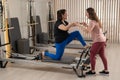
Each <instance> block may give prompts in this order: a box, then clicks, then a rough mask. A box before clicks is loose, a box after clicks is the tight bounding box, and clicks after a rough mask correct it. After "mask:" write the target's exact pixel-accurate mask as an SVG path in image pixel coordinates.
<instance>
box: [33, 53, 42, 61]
mask: <svg viewBox="0 0 120 80" xmlns="http://www.w3.org/2000/svg"><path fill="white" fill-rule="evenodd" d="M41 59H42V53H40V54H38V55H37V56H35V57H34V58H33V59H32V60H41Z"/></svg>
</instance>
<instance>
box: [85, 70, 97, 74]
mask: <svg viewBox="0 0 120 80" xmlns="http://www.w3.org/2000/svg"><path fill="white" fill-rule="evenodd" d="M94 74H96V72H95V71H92V70H90V71H88V72H86V75H94Z"/></svg>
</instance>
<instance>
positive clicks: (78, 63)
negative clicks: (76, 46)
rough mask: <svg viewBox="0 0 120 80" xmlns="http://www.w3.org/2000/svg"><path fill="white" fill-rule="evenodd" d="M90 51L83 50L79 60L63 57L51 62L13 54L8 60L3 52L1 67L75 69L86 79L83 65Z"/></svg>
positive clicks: (87, 49)
mask: <svg viewBox="0 0 120 80" xmlns="http://www.w3.org/2000/svg"><path fill="white" fill-rule="evenodd" d="M89 50H90V47H88V48H86V49H85V48H83V49H82V51H81V52H80V56H79V57H78V58H75V57H72V56H63V58H62V59H61V60H60V61H56V60H51V59H50V58H48V59H45V60H39V61H36V60H32V59H33V58H34V56H27V55H23V54H18V53H12V54H11V55H12V57H10V58H6V57H5V51H3V50H1V55H0V67H1V68H6V66H7V63H8V62H12V63H28V64H39V65H46V66H54V67H60V68H64V69H73V71H74V72H75V73H76V75H77V76H78V77H85V74H84V69H83V66H82V65H83V64H84V61H85V59H86V58H87V56H89Z"/></svg>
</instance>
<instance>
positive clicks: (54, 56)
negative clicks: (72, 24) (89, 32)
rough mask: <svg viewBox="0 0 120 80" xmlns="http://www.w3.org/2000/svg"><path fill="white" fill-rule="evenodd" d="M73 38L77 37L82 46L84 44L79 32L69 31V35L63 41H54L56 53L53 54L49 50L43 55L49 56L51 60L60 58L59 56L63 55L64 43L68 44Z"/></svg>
mask: <svg viewBox="0 0 120 80" xmlns="http://www.w3.org/2000/svg"><path fill="white" fill-rule="evenodd" d="M75 38H77V39H78V40H79V41H80V42H81V44H82V45H83V46H86V43H85V41H84V39H83V37H82V35H81V34H80V32H79V31H74V32H72V33H70V34H69V36H68V37H67V39H65V40H64V41H63V42H61V43H55V47H56V54H53V53H50V52H45V56H47V57H50V58H51V59H53V60H60V59H61V57H62V56H63V53H64V49H65V47H66V45H67V44H69V43H70V42H71V41H72V40H74V39H75Z"/></svg>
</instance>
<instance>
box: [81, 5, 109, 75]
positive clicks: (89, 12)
mask: <svg viewBox="0 0 120 80" xmlns="http://www.w3.org/2000/svg"><path fill="white" fill-rule="evenodd" d="M86 16H87V18H88V19H90V22H89V25H87V24H86V23H85V22H83V23H81V24H82V25H83V26H85V27H84V28H83V29H84V30H85V31H86V32H90V33H91V37H92V40H93V44H92V47H91V50H90V63H91V70H90V71H88V72H86V74H88V75H89V74H96V72H95V64H96V60H95V56H96V54H99V56H100V58H101V59H102V62H103V65H104V70H102V71H100V73H103V74H109V71H108V64H107V59H106V56H105V44H106V37H105V36H104V34H103V32H102V25H101V22H100V20H99V19H98V17H97V15H96V12H95V10H94V9H93V8H91V7H90V8H87V9H86ZM79 26H80V24H79Z"/></svg>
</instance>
